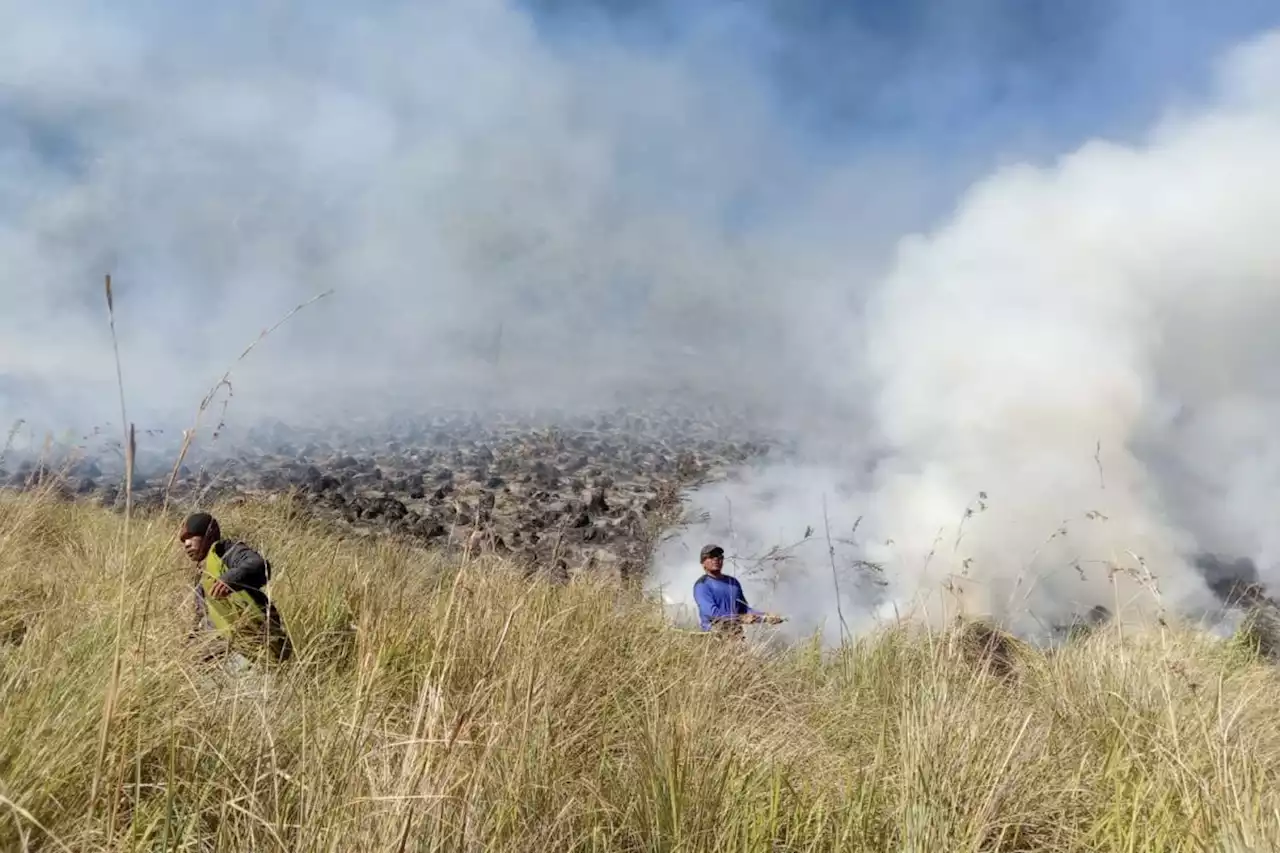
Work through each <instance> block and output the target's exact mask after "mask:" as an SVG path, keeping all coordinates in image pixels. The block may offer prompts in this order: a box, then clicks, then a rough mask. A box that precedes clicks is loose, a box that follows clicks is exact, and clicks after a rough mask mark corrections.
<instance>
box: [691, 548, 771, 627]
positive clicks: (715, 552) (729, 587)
mask: <svg viewBox="0 0 1280 853" xmlns="http://www.w3.org/2000/svg"><path fill="white" fill-rule="evenodd" d="M699 556H700V558H701V560H702V572H703V574H702V577H700V578H698V579H697V580H696V581H694V584H693V600H694V601H695V602H697V604H698V617H699V620H698V621H699V624H700V625H701V626H702V630H704V631H710V630H712V628H716V629H718V630H722V631H726V632H727V633H730V634H733V635H737V636H741V634H742V625H743V623H747V622H761V621H763V622H768V623H769V624H771V625H773V624H776V623H778V622H781V621H782V618H781V617H779V616H774V615H773V614H772V613H765V612H763V611H760V610H756V609H755V608H754V607H752V606H751V605H749V604H747V597H746V595H745V594H743V592H742V584H740V583H738V579H737V578H735V577H734V576H733V575H726V574H725V573H724V549H723V548H721V547H720V546H719V545H706V546H703V548H702V553H701V554H700V555H699Z"/></svg>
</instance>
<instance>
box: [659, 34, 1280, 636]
mask: <svg viewBox="0 0 1280 853" xmlns="http://www.w3.org/2000/svg"><path fill="white" fill-rule="evenodd" d="M1278 223H1280V32H1278V33H1273V34H1270V35H1268V36H1267V37H1265V38H1262V39H1260V40H1258V41H1256V42H1253V43H1251V44H1249V45H1246V46H1244V47H1242V48H1241V49H1239V50H1238V51H1236V52H1235V53H1234V54H1232V55H1231V56H1230V57H1229V58H1228V59H1227V61H1226V62H1225V63H1224V65H1223V66H1222V68H1221V73H1220V75H1219V77H1218V87H1217V89H1216V90H1215V93H1214V98H1213V99H1212V102H1211V103H1210V104H1208V105H1207V106H1203V107H1201V108H1199V109H1196V110H1186V109H1183V110H1181V111H1177V112H1171V113H1170V114H1169V115H1168V116H1167V117H1166V118H1165V119H1164V120H1163V121H1161V122H1160V123H1158V124H1157V125H1156V126H1155V127H1154V128H1152V129H1151V131H1150V133H1149V134H1148V135H1147V137H1146V138H1145V139H1144V140H1143V141H1142V142H1141V143H1139V144H1135V145H1120V144H1113V143H1110V142H1107V141H1102V140H1098V141H1093V142H1090V143H1089V144H1087V145H1084V146H1082V147H1080V148H1079V149H1078V150H1076V151H1074V152H1072V153H1070V154H1069V155H1067V156H1065V157H1063V158H1062V159H1061V160H1060V161H1058V162H1057V163H1055V164H1053V165H1051V166H1049V167H1045V168H1035V167H1032V166H1029V165H1019V166H1014V167H1009V168H1005V169H1001V170H1000V171H998V172H996V173H995V174H993V175H991V176H990V177H989V178H987V179H986V180H984V181H982V182H980V183H979V184H977V185H976V186H974V187H972V188H971V190H970V191H969V192H968V194H967V195H966V196H965V197H964V199H963V201H962V203H961V204H960V205H959V207H958V209H957V210H956V211H955V214H954V216H953V217H952V218H951V220H950V221H949V222H947V223H946V224H945V225H944V226H943V227H941V228H939V229H937V230H936V231H935V232H933V233H931V234H928V235H917V236H912V237H910V238H907V239H904V240H903V241H902V242H901V244H900V246H899V251H898V253H897V257H896V262H895V263H894V265H893V268H892V270H891V271H890V272H889V274H888V275H886V276H885V277H884V278H883V279H882V280H881V281H880V282H879V284H878V286H877V287H876V289H875V291H874V294H873V296H872V297H871V299H870V302H869V304H868V306H867V311H866V315H865V328H864V330H863V334H864V337H863V338H862V340H861V345H862V346H861V349H860V350H858V351H855V352H850V353H849V354H848V359H849V360H848V362H847V364H846V365H845V368H846V370H847V372H848V373H850V374H859V375H860V376H861V378H862V379H864V380H866V381H867V382H869V383H870V387H871V388H873V391H872V392H871V395H870V402H871V407H872V412H873V422H874V428H875V435H874V436H873V437H872V439H871V440H870V441H866V440H863V439H861V438H860V437H859V436H857V435H850V436H849V439H850V442H851V443H855V444H863V445H867V446H871V445H874V446H883V447H884V448H885V451H886V452H887V454H888V458H886V459H884V460H882V461H881V462H880V463H879V464H878V465H876V466H875V470H874V472H873V473H872V474H871V475H870V476H869V477H860V476H859V475H858V472H857V471H856V470H855V468H854V467H852V466H853V465H856V464H857V462H856V461H855V462H854V463H850V462H849V461H848V459H841V458H836V457H831V456H825V455H820V456H818V458H816V459H815V458H813V457H811V458H809V459H808V460H807V462H806V464H805V465H804V466H799V465H793V464H791V463H773V464H772V465H771V466H770V467H769V468H768V469H766V470H763V471H758V472H755V473H754V474H751V475H748V476H747V478H746V479H745V480H744V481H743V482H739V483H736V484H722V485H720V486H718V487H717V488H715V489H712V490H708V491H706V492H705V493H702V494H696V495H694V501H693V503H694V507H695V509H697V510H700V511H705V512H707V513H709V514H710V516H711V518H712V523H711V524H710V525H709V526H701V525H695V526H693V527H692V528H690V529H689V530H688V531H686V532H685V534H684V535H683V536H682V537H680V538H678V539H677V540H676V541H674V542H672V543H670V544H669V545H668V547H667V548H665V549H664V550H663V551H662V552H661V553H659V555H658V557H657V560H656V565H655V572H654V575H655V582H656V583H657V584H661V585H664V586H665V587H666V589H667V595H668V596H669V597H671V598H672V599H673V600H680V601H684V602H687V601H688V600H689V593H688V589H689V586H690V584H691V583H692V581H693V580H694V579H695V578H696V576H697V573H698V571H699V569H698V566H697V565H696V548H693V546H695V545H696V544H698V543H700V542H701V541H702V540H705V539H715V538H720V537H723V536H725V535H726V533H727V530H728V527H727V524H726V517H727V516H726V507H727V505H729V504H732V506H733V512H734V529H735V530H736V531H737V532H738V534H739V535H744V534H743V533H742V531H743V529H744V526H746V525H747V524H748V523H749V524H750V525H751V528H752V529H751V531H750V533H751V535H752V536H753V537H754V538H755V539H758V540H759V541H760V542H773V543H778V544H785V542H786V541H787V539H788V537H790V538H793V539H794V538H795V537H797V536H799V535H800V534H802V533H803V532H804V528H805V527H807V526H814V527H817V528H818V530H819V533H818V536H819V537H822V535H823V534H822V529H823V521H822V515H821V512H822V510H821V505H822V501H823V498H824V496H825V499H826V500H827V502H828V504H829V517H830V525H829V526H830V527H832V528H833V529H835V530H838V531H845V530H848V529H849V528H850V526H851V525H852V522H853V520H854V519H855V518H858V517H862V522H861V525H860V526H859V538H860V540H861V543H860V544H858V545H856V546H842V548H843V550H841V549H840V548H838V549H837V551H838V552H839V553H838V555H837V556H838V559H837V560H835V562H837V564H838V566H837V568H838V569H841V570H845V571H847V572H848V573H850V574H858V572H857V571H855V570H852V569H848V568H847V567H848V564H849V563H850V561H851V560H852V558H853V557H854V556H858V557H861V558H862V559H865V560H868V561H871V562H874V563H878V564H881V566H882V574H881V575H880V577H881V578H882V579H883V582H884V583H885V584H886V586H884V587H883V588H880V589H882V592H883V595H884V597H878V596H872V595H867V594H866V592H865V591H863V590H861V589H856V588H854V587H852V585H849V584H847V585H846V588H847V589H849V590H850V591H849V592H847V593H846V594H845V595H844V596H843V599H844V600H843V601H842V607H843V609H844V610H845V614H844V615H845V619H846V621H851V622H852V623H853V625H852V626H853V627H854V628H855V630H856V628H857V627H858V626H861V625H866V624H869V621H868V620H869V619H870V617H871V616H872V615H874V614H876V613H880V614H884V613H889V612H898V613H905V612H908V611H911V610H912V609H913V608H916V607H917V606H918V605H920V604H921V603H922V602H925V601H927V602H929V604H930V606H931V607H932V611H931V612H932V614H933V616H934V618H937V617H938V616H939V615H940V614H941V613H942V612H943V610H942V608H943V606H944V604H945V605H947V606H949V607H950V611H949V612H954V611H955V610H956V609H957V608H963V609H964V610H966V611H968V612H973V613H981V614H987V615H993V616H996V617H999V618H1002V619H1004V620H1005V621H1006V623H1007V624H1009V625H1010V626H1011V627H1013V628H1014V629H1015V630H1018V631H1019V632H1020V633H1023V634H1024V635H1033V634H1037V633H1041V632H1043V631H1044V630H1045V629H1046V627H1047V626H1049V625H1051V624H1053V623H1054V622H1057V621H1060V620H1063V619H1065V618H1068V617H1070V616H1071V615H1072V614H1083V613H1084V612H1085V611H1087V610H1088V609H1089V608H1090V607H1092V606H1094V605H1103V606H1105V607H1107V608H1109V609H1111V610H1113V611H1115V610H1117V609H1119V610H1120V611H1121V612H1122V613H1124V614H1132V615H1133V616H1135V617H1142V616H1150V615H1152V614H1154V613H1155V612H1156V611H1157V610H1159V609H1160V608H1168V609H1169V610H1171V611H1174V612H1181V613H1186V614H1192V615H1195V614H1199V613H1201V612H1203V611H1204V609H1205V608H1208V607H1210V606H1211V605H1212V603H1213V601H1212V597H1211V595H1210V593H1209V591H1208V589H1207V587H1206V586H1205V585H1204V583H1203V581H1202V580H1201V578H1200V576H1199V575H1198V574H1197V572H1196V571H1195V570H1194V569H1193V568H1192V567H1191V566H1190V565H1189V563H1188V558H1189V556H1190V555H1191V554H1193V553H1194V552H1195V551H1196V550H1197V549H1201V548H1210V549H1216V550H1224V551H1227V552H1234V553H1235V554H1237V555H1243V556H1249V557H1252V558H1254V559H1255V560H1257V561H1258V562H1259V565H1260V567H1261V570H1262V572H1263V575H1264V579H1270V580H1272V581H1275V580H1277V578H1276V571H1275V570H1274V569H1273V568H1271V567H1274V566H1275V564H1276V562H1277V560H1278V559H1280V534H1277V533H1276V532H1275V531H1276V530H1277V529H1278V528H1277V525H1276V522H1275V513H1276V512H1277V511H1278V509H1280V380H1278V379H1277V365H1280V337H1278V336H1277V335H1276V332H1275V329H1276V328H1277V325H1278V324H1280V240H1277V239H1276V237H1275V235H1274V233H1273V232H1274V229H1275V227H1276V225H1277V224H1278ZM844 378H845V377H842V379H844ZM855 384H856V383H855ZM856 459H857V457H856V456H855V460H856ZM815 465H817V466H818V468H819V470H818V471H817V473H815V470H814V466H815ZM824 469H825V470H824ZM840 480H849V481H850V482H851V483H852V484H853V486H852V487H851V489H850V490H847V491H846V492H845V494H844V495H843V496H842V495H841V493H840V492H839V491H838V490H837V488H836V486H835V483H836V482H838V481H840ZM762 483H768V484H769V485H770V486H771V491H772V495H771V500H772V501H773V504H774V506H775V507H777V508H776V509H773V510H768V511H763V510H762V509H761V508H762V507H764V506H765V503H764V501H762V500H761V499H760V498H759V497H758V495H757V490H758V489H759V488H760V486H761V484H762ZM757 511H760V512H763V515H762V516H761V517H760V518H759V519H758V520H756V519H753V518H752V514H753V513H754V512H757ZM774 528H785V529H778V530H775V529H774ZM725 544H726V545H728V544H729V543H725ZM815 545H820V547H815ZM691 548H693V550H692V553H693V554H694V555H695V556H694V557H692V558H689V557H688V553H689V552H690V549H691ZM730 550H731V551H732V550H733V549H730ZM751 550H752V551H753V553H754V552H758V551H759V550H760V547H759V543H756V542H753V543H752V548H751ZM832 562H833V560H832V558H831V556H830V555H829V552H828V549H827V547H826V543H825V541H823V542H821V543H810V545H809V546H807V547H806V548H805V549H804V550H803V552H802V553H801V554H799V555H798V556H797V558H796V559H795V560H793V561H791V562H790V563H784V564H781V567H780V569H779V571H778V572H776V578H775V581H776V584H777V585H776V586H771V585H770V584H768V583H765V582H763V581H755V580H752V579H747V583H746V586H747V591H748V594H749V597H752V598H754V599H757V600H758V603H759V604H761V605H763V606H766V607H775V608H777V609H784V608H785V609H788V610H789V611H790V613H791V615H792V616H793V617H794V619H795V621H794V623H793V625H794V627H795V628H797V629H799V630H801V631H807V630H812V629H814V628H818V627H821V628H822V629H823V630H824V632H825V633H826V635H827V636H828V637H830V636H832V635H833V628H832V626H833V625H834V624H835V623H836V622H837V613H836V607H835V601H836V597H835V592H834V590H835V586H836V581H835V580H834V579H833V572H832V567H831V563H832ZM1269 569H1270V571H1268V570H1269ZM863 574H865V570H863ZM836 575H837V577H838V575H839V572H838V571H837V572H836ZM877 588H879V587H877ZM753 603H757V602H753ZM851 614H853V616H852V617H851Z"/></svg>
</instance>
